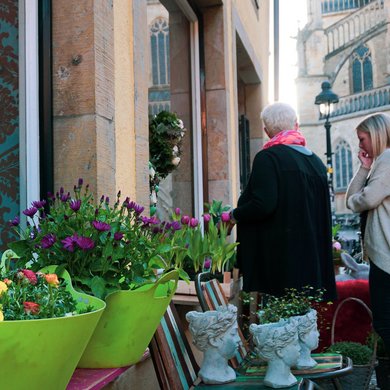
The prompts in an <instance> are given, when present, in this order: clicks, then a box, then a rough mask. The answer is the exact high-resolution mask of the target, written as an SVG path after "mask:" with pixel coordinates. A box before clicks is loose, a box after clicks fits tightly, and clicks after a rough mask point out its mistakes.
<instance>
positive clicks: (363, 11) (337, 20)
mask: <svg viewBox="0 0 390 390" xmlns="http://www.w3.org/2000/svg"><path fill="white" fill-rule="evenodd" d="M307 5H308V23H307V25H306V26H305V27H304V28H303V29H302V30H301V31H299V33H298V40H297V50H298V57H299V61H298V67H299V73H298V77H297V80H296V83H297V91H298V113H299V119H300V125H301V129H302V131H303V132H304V134H305V136H306V137H307V139H308V144H309V146H310V147H311V148H312V149H313V150H314V151H315V152H316V153H317V154H318V155H319V156H321V157H322V156H324V161H325V152H326V142H325V141H326V135H325V128H324V120H323V119H321V118H320V117H319V111H318V107H316V106H315V105H314V99H315V97H316V96H317V95H318V94H319V93H320V92H321V83H322V82H323V81H325V80H327V81H329V82H330V84H331V85H332V90H333V92H334V93H336V94H337V95H338V96H339V102H338V103H336V104H335V105H334V110H333V112H332V114H331V115H330V122H331V146H332V152H333V184H334V189H335V206H336V213H340V214H343V213H348V212H349V211H348V210H347V209H346V207H345V205H344V203H345V200H344V196H345V190H346V187H347V185H348V183H349V181H350V179H351V178H352V175H353V173H354V172H355V171H356V169H357V168H358V164H359V161H358V159H357V153H358V141H357V137H356V132H355V128H356V125H357V124H358V123H359V122H360V121H361V120H362V119H363V118H364V117H365V116H366V115H368V114H371V113H373V112H377V111H381V112H388V113H390V27H389V23H390V1H389V0H341V1H339V0H321V1H320V0H308V2H307Z"/></svg>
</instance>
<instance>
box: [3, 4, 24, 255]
mask: <svg viewBox="0 0 390 390" xmlns="http://www.w3.org/2000/svg"><path fill="white" fill-rule="evenodd" d="M18 50H19V48H18V0H1V3H0V102H1V104H0V252H2V251H3V250H4V249H6V243H7V241H9V240H10V239H12V237H13V232H12V229H11V227H10V226H9V223H8V222H9V220H11V219H13V218H14V217H15V216H16V215H18V214H19V202H20V199H19V192H20V190H19V85H18V84H19V74H18V62H19V59H18Z"/></svg>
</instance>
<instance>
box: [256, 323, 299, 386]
mask: <svg viewBox="0 0 390 390" xmlns="http://www.w3.org/2000/svg"><path fill="white" fill-rule="evenodd" d="M249 330H250V332H251V333H252V334H253V338H254V342H255V344H256V346H257V348H256V349H257V352H258V355H259V356H260V357H261V358H263V359H265V360H267V361H268V368H267V372H266V374H265V378H264V384H265V385H267V386H270V387H274V388H279V387H289V386H293V385H294V384H296V383H297V378H295V376H294V375H293V374H291V370H290V368H291V367H292V366H295V365H296V364H297V361H298V358H299V352H300V349H301V347H300V345H299V341H298V333H297V324H296V321H295V320H294V319H291V320H290V321H286V320H281V321H279V322H275V323H270V324H262V325H255V324H252V325H251V326H250V328H249Z"/></svg>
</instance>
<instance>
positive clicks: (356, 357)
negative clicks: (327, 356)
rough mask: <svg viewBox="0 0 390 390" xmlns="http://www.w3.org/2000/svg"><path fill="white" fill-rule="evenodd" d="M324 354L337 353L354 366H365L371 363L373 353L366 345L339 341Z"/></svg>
mask: <svg viewBox="0 0 390 390" xmlns="http://www.w3.org/2000/svg"><path fill="white" fill-rule="evenodd" d="M326 352H331V353H339V354H341V355H343V356H348V357H349V358H351V359H352V362H353V364H354V365H366V364H369V363H370V362H371V359H372V354H373V351H372V349H371V348H369V347H368V346H367V345H363V344H361V343H356V342H353V341H340V342H338V343H334V344H333V345H331V346H330V347H328V348H327V349H326Z"/></svg>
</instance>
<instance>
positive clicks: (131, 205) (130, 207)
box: [126, 200, 136, 210]
mask: <svg viewBox="0 0 390 390" xmlns="http://www.w3.org/2000/svg"><path fill="white" fill-rule="evenodd" d="M134 206H136V203H135V202H134V200H131V201H129V202H127V206H126V207H127V208H128V209H129V210H133V209H134Z"/></svg>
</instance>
